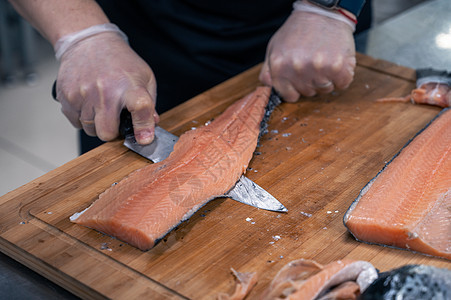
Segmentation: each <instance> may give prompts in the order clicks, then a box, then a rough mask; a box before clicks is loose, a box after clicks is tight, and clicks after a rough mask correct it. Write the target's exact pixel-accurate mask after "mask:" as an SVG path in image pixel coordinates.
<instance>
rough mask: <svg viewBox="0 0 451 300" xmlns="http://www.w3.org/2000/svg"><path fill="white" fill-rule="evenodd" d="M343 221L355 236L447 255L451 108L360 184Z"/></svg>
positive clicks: (450, 242) (450, 246) (450, 241)
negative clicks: (367, 181)
mask: <svg viewBox="0 0 451 300" xmlns="http://www.w3.org/2000/svg"><path fill="white" fill-rule="evenodd" d="M344 223H345V225H346V227H347V228H348V230H349V231H350V232H351V233H352V234H353V235H354V236H355V238H356V239H357V240H360V241H364V242H368V243H376V244H382V245H386V246H393V247H397V248H404V249H409V250H412V251H416V252H421V253H424V254H428V255H433V256H438V257H444V258H447V259H451V109H449V108H448V109H444V110H442V112H441V113H440V114H439V115H438V116H437V117H436V118H435V119H434V120H433V121H432V122H431V123H429V125H428V126H426V128H425V129H423V130H422V131H421V132H420V133H419V134H418V135H417V136H416V137H415V138H414V139H413V140H411V141H410V142H409V143H408V144H407V145H406V146H405V147H404V148H403V149H402V150H401V151H400V153H398V154H397V155H396V156H395V157H394V159H392V161H391V162H389V163H388V164H387V165H386V166H385V167H384V169H383V170H382V171H381V172H379V174H378V175H377V176H376V177H375V178H374V179H373V180H371V181H370V182H369V183H368V185H367V186H366V187H364V188H363V190H362V191H361V192H360V195H359V196H358V197H357V199H356V200H355V201H354V202H353V203H352V205H351V206H350V208H349V209H348V211H347V212H346V214H345V216H344Z"/></svg>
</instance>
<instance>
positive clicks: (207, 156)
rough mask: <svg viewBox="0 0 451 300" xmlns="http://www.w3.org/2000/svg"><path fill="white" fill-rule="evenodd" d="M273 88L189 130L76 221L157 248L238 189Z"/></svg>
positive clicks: (137, 244)
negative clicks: (209, 204) (161, 156)
mask: <svg viewBox="0 0 451 300" xmlns="http://www.w3.org/2000/svg"><path fill="white" fill-rule="evenodd" d="M270 92H271V89H270V88H269V87H258V88H257V89H256V90H255V91H254V92H253V93H251V94H249V95H248V96H246V97H244V98H243V99H241V100H239V101H237V102H235V103H234V104H232V105H231V106H230V107H229V108H228V109H227V110H226V111H225V112H224V113H223V114H222V115H220V116H219V117H217V118H216V119H215V120H214V121H212V122H211V123H210V124H209V125H208V126H203V127H200V128H198V129H196V130H191V131H188V132H186V133H184V134H183V135H181V136H180V139H179V140H178V141H177V143H176V144H175V146H174V151H173V152H172V153H171V154H170V155H169V157H168V158H166V159H165V160H164V161H162V162H159V163H156V164H151V165H148V166H146V167H144V168H142V169H139V170H137V171H135V172H133V173H131V174H130V175H129V176H127V177H126V178H124V179H122V180H121V181H120V182H119V183H117V184H116V185H114V186H111V187H110V188H108V189H107V190H106V191H105V192H103V193H102V194H100V196H99V198H98V199H97V200H96V201H95V202H94V203H93V204H92V205H91V206H90V207H89V208H87V209H86V210H84V211H83V212H81V213H77V214H75V215H73V216H72V217H71V221H72V222H75V223H77V224H80V225H84V226H87V227H90V228H93V229H96V230H98V231H100V232H103V233H106V234H108V235H111V236H114V237H116V238H118V239H120V240H122V241H124V242H127V243H129V244H131V245H133V246H135V247H137V248H139V249H141V250H148V249H150V248H152V247H153V246H154V245H155V243H156V241H158V240H159V239H161V238H162V237H163V236H164V235H165V234H167V233H168V232H169V231H170V230H172V229H173V228H174V227H175V226H177V225H178V224H179V223H180V222H182V221H184V220H186V219H188V218H189V217H190V216H191V215H193V214H194V212H196V211H197V210H198V209H199V208H200V207H202V206H203V205H205V204H206V203H207V202H208V201H210V200H212V199H214V198H216V197H218V196H222V195H224V194H226V193H227V192H228V191H229V190H230V189H232V188H233V186H234V185H235V183H236V182H237V181H238V180H239V178H240V176H241V175H242V174H243V173H244V172H245V170H246V168H247V166H248V164H249V161H250V160H251V158H252V155H253V152H254V150H255V148H256V145H257V140H258V136H259V133H260V123H261V121H262V119H263V116H264V115H265V107H266V105H267V103H268V99H269V95H270Z"/></svg>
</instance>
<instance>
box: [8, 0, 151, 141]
mask: <svg viewBox="0 0 451 300" xmlns="http://www.w3.org/2000/svg"><path fill="white" fill-rule="evenodd" d="M10 1H11V3H12V5H13V6H14V7H15V8H16V10H17V11H18V12H19V13H20V14H21V15H22V16H23V17H24V18H25V19H27V20H28V21H29V22H30V23H31V24H32V25H33V26H34V27H35V28H36V29H37V30H38V31H39V32H40V33H41V34H42V35H43V36H44V37H45V38H46V39H47V40H48V41H49V42H50V43H52V45H53V46H54V48H55V51H57V55H56V56H57V58H58V59H59V60H60V68H59V71H58V76H57V86H56V98H57V99H58V101H59V102H60V103H61V110H62V112H63V113H64V114H65V115H66V117H67V118H68V119H69V121H70V122H71V123H72V125H74V126H75V127H76V128H83V129H84V131H85V132H86V133H87V134H88V135H90V136H98V137H99V138H100V139H102V140H104V141H109V140H113V139H114V138H116V137H117V136H118V134H119V132H118V128H119V116H120V113H121V111H122V109H127V110H128V111H129V112H130V113H131V115H132V122H133V129H134V133H135V138H136V140H137V141H138V142H139V143H141V144H148V143H150V142H151V141H152V140H153V138H154V128H155V123H156V122H158V119H159V117H158V114H157V113H156V111H155V102H156V81H155V76H154V74H153V72H152V70H151V69H150V67H149V66H148V65H147V64H146V63H145V62H144V61H143V60H142V59H141V58H140V57H139V56H138V55H137V54H136V53H135V52H134V51H133V50H132V49H131V48H130V46H129V45H128V42H127V37H126V36H125V34H124V33H122V31H120V29H119V28H117V27H116V26H115V25H113V24H109V20H108V18H107V17H106V15H105V14H104V12H103V11H102V9H101V8H100V7H99V6H98V4H97V3H96V2H95V1H93V0H33V1H32V0H10ZM102 24H103V25H102Z"/></svg>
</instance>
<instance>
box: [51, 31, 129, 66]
mask: <svg viewBox="0 0 451 300" xmlns="http://www.w3.org/2000/svg"><path fill="white" fill-rule="evenodd" d="M103 32H116V33H117V34H118V35H119V36H120V37H121V38H123V39H124V41H126V42H128V38H127V36H126V35H125V33H123V32H122V31H121V30H120V29H119V27H117V26H116V25H115V24H112V23H105V24H99V25H94V26H91V27H88V28H85V29H83V30H80V31H77V32H74V33H70V34H67V35H65V36H62V37H61V38H60V39H59V40H58V41H56V43H55V45H54V46H53V49H54V50H55V57H56V59H57V60H60V59H61V57H62V56H63V54H64V53H66V51H67V50H68V49H69V48H70V47H72V46H73V45H75V44H76V43H78V42H80V41H81V40H84V39H86V38H88V37H91V36H93V35H96V34H99V33H103Z"/></svg>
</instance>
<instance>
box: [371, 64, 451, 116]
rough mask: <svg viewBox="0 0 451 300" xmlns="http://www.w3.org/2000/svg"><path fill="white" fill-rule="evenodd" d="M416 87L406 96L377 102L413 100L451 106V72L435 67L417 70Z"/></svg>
mask: <svg viewBox="0 0 451 300" xmlns="http://www.w3.org/2000/svg"><path fill="white" fill-rule="evenodd" d="M416 73H417V83H416V86H417V87H416V88H415V89H413V90H412V91H411V93H410V94H409V95H407V96H404V97H388V98H381V99H377V100H376V101H377V102H409V101H410V102H412V103H416V104H429V105H435V106H439V107H443V108H445V107H450V106H451V73H449V72H447V71H442V70H440V71H439V70H434V69H419V70H417V72H416Z"/></svg>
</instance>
